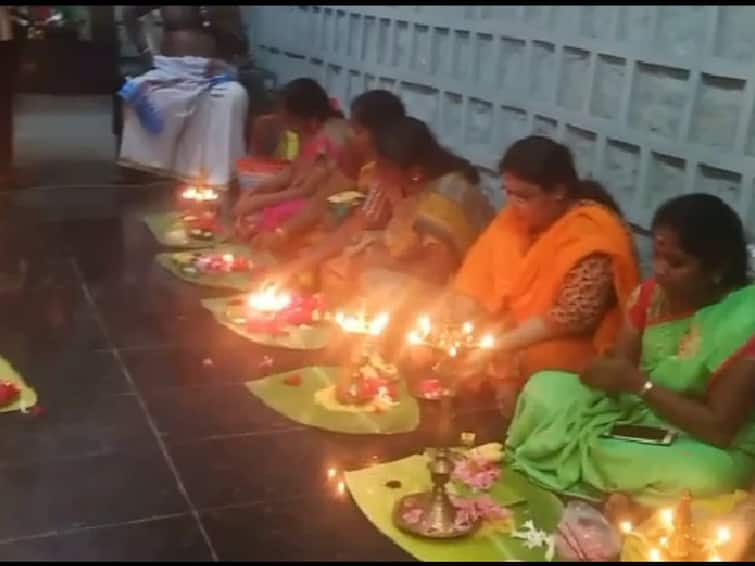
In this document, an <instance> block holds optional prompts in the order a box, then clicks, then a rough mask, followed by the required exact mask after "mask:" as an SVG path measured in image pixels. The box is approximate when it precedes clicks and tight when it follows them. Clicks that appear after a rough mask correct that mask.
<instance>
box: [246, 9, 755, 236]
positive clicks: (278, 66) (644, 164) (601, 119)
mask: <svg viewBox="0 0 755 566" xmlns="http://www.w3.org/2000/svg"><path fill="white" fill-rule="evenodd" d="M246 18H247V24H248V25H249V29H250V30H251V35H252V43H253V45H255V48H256V56H257V59H258V61H259V62H260V64H261V65H263V66H265V67H267V68H270V69H272V70H274V71H276V72H277V73H278V75H279V82H281V83H282V82H285V81H287V80H290V79H292V78H296V77H299V76H311V77H313V78H316V79H319V80H321V81H322V82H323V83H324V85H325V86H326V88H327V89H328V90H329V91H330V92H331V93H332V94H333V95H335V96H337V97H339V99H340V100H341V102H342V103H343V104H344V105H345V106H346V105H348V103H349V101H350V100H351V99H352V98H353V97H354V96H356V95H357V94H359V93H361V92H363V91H364V90H367V89H371V88H376V87H386V88H389V89H392V90H393V91H395V92H397V93H398V94H400V95H401V96H402V97H403V99H404V101H405V103H406V104H407V106H408V109H409V111H410V112H411V113H412V114H413V115H415V116H417V117H420V118H422V119H424V120H426V121H428V122H429V123H430V124H431V125H432V126H433V128H434V130H435V131H436V133H437V134H438V135H439V137H440V139H441V140H442V141H443V142H444V143H446V144H447V145H449V146H451V147H453V148H454V149H455V150H456V151H458V152H460V153H461V154H463V155H464V156H466V157H468V158H469V159H471V160H472V161H473V162H474V163H476V164H477V165H479V166H480V167H481V169H482V170H483V172H484V178H485V180H486V181H485V182H486V188H487V190H489V191H490V194H491V196H492V198H493V199H494V200H496V201H498V202H500V196H499V191H498V180H497V175H496V173H495V170H496V163H497V161H498V159H499V158H500V156H501V155H502V153H503V151H504V150H505V148H506V147H507V146H508V145H509V144H510V143H511V142H512V141H514V140H516V139H518V138H520V137H522V136H525V135H527V134H528V133H530V132H540V133H544V134H547V135H551V136H554V137H555V138H557V139H559V140H561V141H564V142H565V143H567V144H568V145H569V146H570V147H571V148H572V150H573V151H574V154H575V156H576V159H577V162H578V166H579V169H580V172H581V174H582V175H583V176H586V177H587V176H590V177H593V178H596V179H598V180H600V181H603V182H604V183H605V184H606V186H607V187H608V188H609V189H610V190H611V191H612V192H613V193H614V195H615V196H616V197H617V198H618V200H619V202H620V203H621V205H622V207H623V208H624V210H625V211H626V212H627V214H628V216H629V217H630V218H631V219H632V220H634V221H635V222H637V223H639V224H640V225H644V226H647V224H648V222H649V219H650V217H651V215H652V212H653V210H654V209H655V207H656V206H657V205H658V203H660V202H661V201H663V200H664V199H666V198H668V197H669V196H671V195H674V194H679V193H683V192H688V191H705V192H711V193H715V194H718V195H720V196H721V197H722V198H724V199H726V200H727V201H728V202H729V203H731V204H732V205H733V206H734V207H735V208H736V209H737V210H738V211H739V212H740V213H741V214H742V216H743V218H744V219H745V221H746V223H747V224H749V225H750V227H752V228H755V199H754V198H753V195H755V184H754V183H755V120H753V117H754V116H753V105H754V104H755V6H250V7H247V13H246Z"/></svg>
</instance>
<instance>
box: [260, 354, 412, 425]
mask: <svg viewBox="0 0 755 566" xmlns="http://www.w3.org/2000/svg"><path fill="white" fill-rule="evenodd" d="M337 372H338V369H337V368H327V367H308V368H304V369H300V370H297V371H292V372H287V373H281V374H277V375H271V376H269V377H266V378H264V379H261V380H257V381H250V382H249V383H247V384H246V386H247V388H248V389H249V391H251V392H252V393H253V394H254V395H255V396H257V397H258V398H259V399H261V400H262V402H263V403H265V405H267V406H268V407H270V408H271V409H274V410H276V411H278V412H279V413H281V414H283V415H285V416H286V417H288V418H289V419H291V420H292V421H295V422H297V423H301V424H305V425H309V426H313V427H316V428H320V429H323V430H328V431H331V432H342V433H346V434H398V433H405V432H411V431H412V430H414V429H415V428H417V425H418V424H419V407H418V406H417V402H416V401H415V400H414V398H412V397H410V396H409V395H408V394H407V392H406V389H405V388H404V387H403V385H401V387H400V388H399V404H398V405H397V406H395V407H393V408H391V409H387V410H385V411H383V412H378V413H372V412H367V411H360V410H354V411H346V410H337V409H333V408H331V407H329V406H327V405H326V404H322V403H320V402H318V401H317V400H316V399H315V395H316V394H317V393H318V392H321V391H323V390H325V389H326V388H329V387H331V386H333V385H334V384H335V380H336V377H337ZM292 377H295V378H296V381H293V380H292Z"/></svg>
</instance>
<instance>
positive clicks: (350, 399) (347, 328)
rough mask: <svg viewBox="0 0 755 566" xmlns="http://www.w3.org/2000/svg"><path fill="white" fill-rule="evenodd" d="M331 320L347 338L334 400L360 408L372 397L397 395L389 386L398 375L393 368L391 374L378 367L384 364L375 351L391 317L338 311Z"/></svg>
mask: <svg viewBox="0 0 755 566" xmlns="http://www.w3.org/2000/svg"><path fill="white" fill-rule="evenodd" d="M334 319H335V322H336V324H337V325H338V326H339V327H340V328H341V330H342V331H343V332H344V333H345V334H346V335H348V336H349V337H350V339H349V341H348V344H347V347H348V358H347V361H346V363H345V364H344V366H343V367H342V368H341V371H340V373H339V377H338V382H337V383H336V399H338V401H339V402H340V403H343V404H345V405H361V404H364V403H365V402H369V401H370V399H372V398H374V397H375V395H380V396H382V397H386V398H388V397H390V398H394V397H395V396H396V393H395V391H394V389H395V388H394V387H393V386H392V385H391V383H392V382H393V381H394V380H395V379H396V373H397V372H396V370H395V368H393V367H392V366H391V367H390V371H387V370H386V368H382V367H381V366H383V365H386V364H384V363H382V358H380V355H379V353H378V351H377V350H378V348H377V343H378V341H379V339H380V337H381V336H382V335H383V332H384V331H385V329H386V328H387V327H388V323H389V322H390V315H389V314H388V313H387V312H379V313H377V314H376V315H374V316H372V315H369V314H367V313H366V312H365V311H360V312H357V313H355V314H351V313H344V312H340V311H339V312H337V313H336V314H335V317H334ZM388 365H390V364H388ZM373 385H375V386H376V387H373ZM373 389H374V391H373Z"/></svg>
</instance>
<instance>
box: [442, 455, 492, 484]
mask: <svg viewBox="0 0 755 566" xmlns="http://www.w3.org/2000/svg"><path fill="white" fill-rule="evenodd" d="M500 477H501V470H500V468H499V467H498V465H497V464H495V463H493V462H489V461H487V460H483V459H480V458H474V457H472V458H466V459H464V460H462V461H460V462H458V463H457V464H456V466H455V467H454V471H453V474H452V478H453V479H454V480H456V481H460V482H461V483H463V484H464V485H466V486H468V487H471V488H473V489H476V490H482V491H487V490H488V489H490V488H491V487H493V484H494V483H495V482H497V481H498V479H499V478H500Z"/></svg>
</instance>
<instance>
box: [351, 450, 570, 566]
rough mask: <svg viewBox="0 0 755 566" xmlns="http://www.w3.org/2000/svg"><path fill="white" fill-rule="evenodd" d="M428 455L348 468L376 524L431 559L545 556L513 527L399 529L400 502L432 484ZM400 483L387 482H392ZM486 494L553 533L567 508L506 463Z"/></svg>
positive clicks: (355, 492) (356, 494) (354, 491)
mask: <svg viewBox="0 0 755 566" xmlns="http://www.w3.org/2000/svg"><path fill="white" fill-rule="evenodd" d="M427 464H428V458H427V457H426V456H424V455H421V456H411V457H409V458H404V459H402V460H397V461H395V462H388V463H385V464H377V465H375V466H371V467H369V468H365V469H362V470H358V471H353V472H347V473H346V474H345V478H346V485H347V486H348V488H349V492H350V493H351V495H352V497H353V498H354V501H355V502H356V504H357V505H358V506H359V508H360V509H361V510H362V512H363V513H364V514H365V515H366V517H367V519H368V520H369V521H370V522H371V523H372V524H373V525H375V527H377V529H378V530H379V531H380V532H381V533H383V534H384V535H385V536H387V537H388V538H390V539H391V540H392V541H393V542H395V543H396V544H397V545H399V546H400V547H401V548H402V549H404V550H405V551H406V552H408V553H409V554H411V555H412V556H413V557H414V558H416V559H418V560H422V561H427V562H436V561H437V562H457V561H458V562H502V561H526V562H529V561H539V562H542V561H544V560H545V549H543V548H534V549H529V548H527V547H526V546H525V544H524V541H522V540H519V539H515V538H513V537H512V536H511V533H510V532H508V533H507V532H502V531H499V530H495V529H486V528H481V529H479V530H478V531H477V532H476V533H475V534H473V535H471V536H469V537H467V538H460V539H455V540H453V539H452V540H427V539H423V538H419V537H414V536H412V535H408V534H405V533H403V532H402V531H400V530H399V529H398V528H397V527H396V526H394V524H393V518H392V515H393V508H394V506H395V504H396V502H397V501H398V500H399V499H401V498H402V497H404V496H405V495H410V494H413V493H419V492H423V491H427V490H428V489H430V487H431V483H430V473H429V471H428V469H427ZM397 480H398V482H400V486H399V487H388V485H391V484H394V482H396V481H397ZM488 494H489V495H490V496H491V497H492V498H493V499H494V500H495V501H496V502H497V503H498V504H499V505H503V506H510V509H511V511H512V512H513V513H514V517H515V519H514V520H515V524H516V527H517V528H521V525H522V524H523V523H525V522H526V521H528V520H531V521H532V522H533V523H534V525H535V527H536V528H538V529H541V530H544V531H545V532H547V533H553V532H554V531H555V529H556V527H557V525H558V522H559V520H560V518H561V513H562V511H563V506H562V504H561V502H560V501H559V499H558V498H557V497H555V496H554V495H553V494H551V493H549V492H548V491H545V490H543V489H542V488H540V487H537V486H535V485H533V484H531V483H529V482H528V481H527V480H526V479H525V478H524V476H522V475H520V474H518V473H516V472H514V471H512V470H510V469H508V468H506V467H504V468H503V470H502V474H501V479H500V480H499V481H498V483H497V484H495V485H494V486H493V487H492V488H491V490H490V491H489V492H488Z"/></svg>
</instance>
